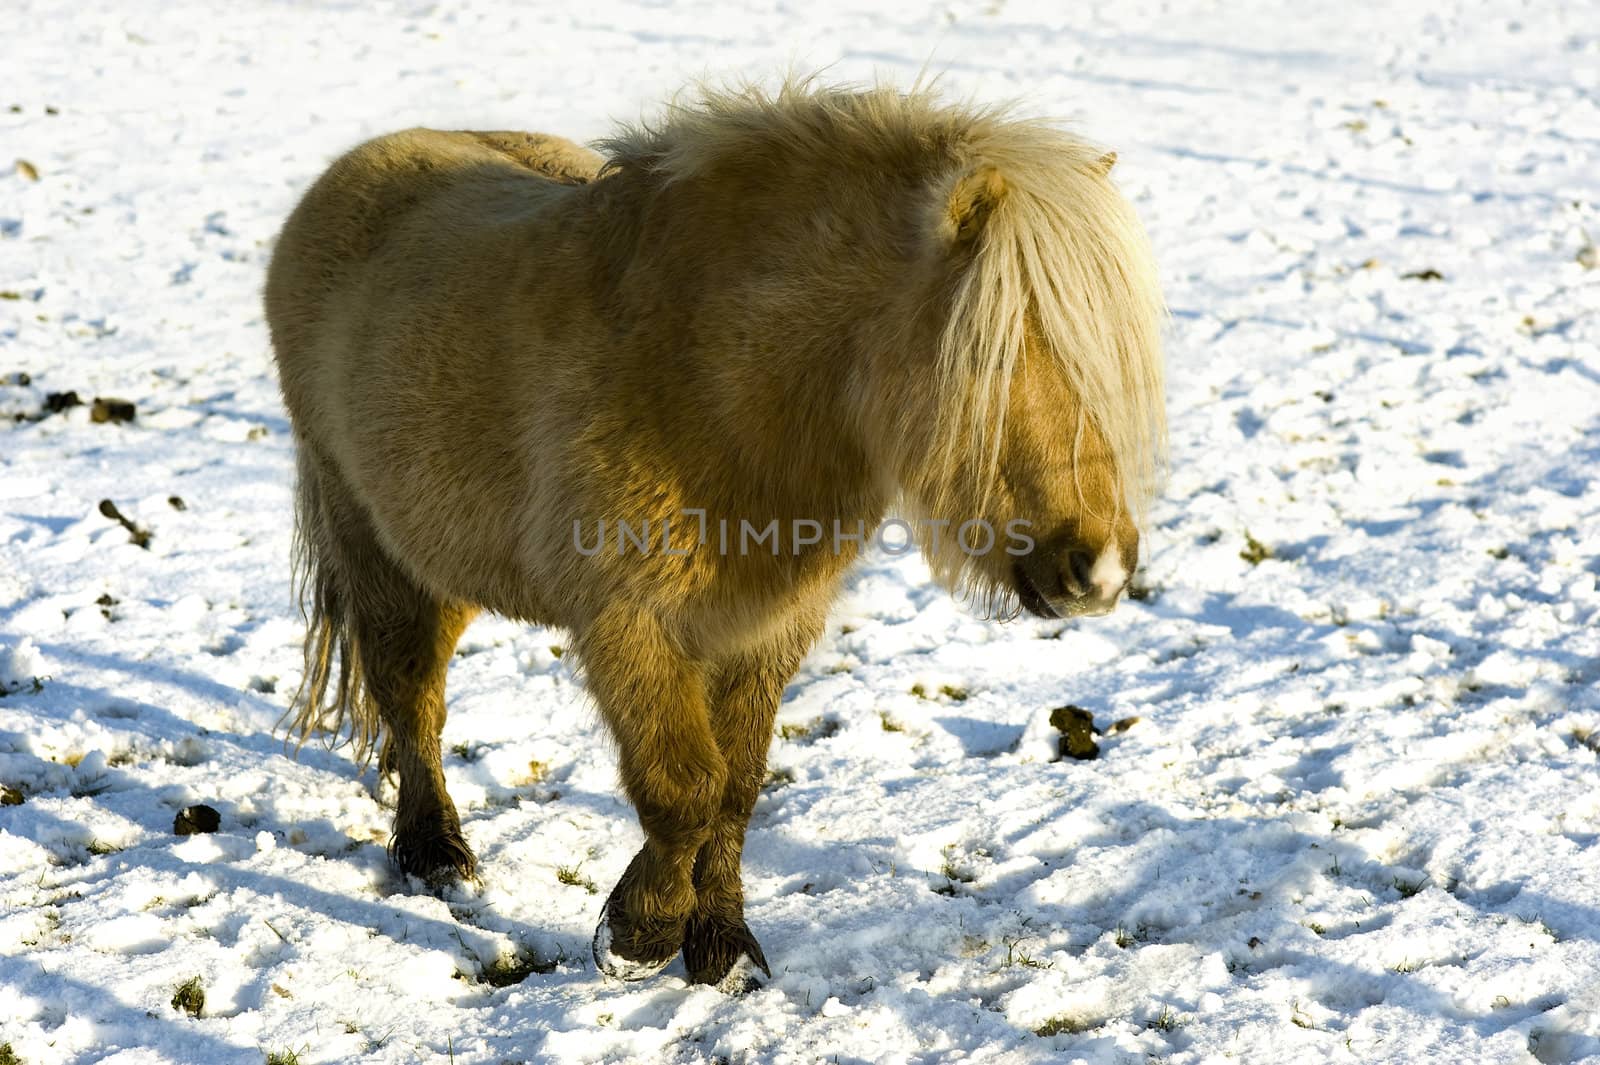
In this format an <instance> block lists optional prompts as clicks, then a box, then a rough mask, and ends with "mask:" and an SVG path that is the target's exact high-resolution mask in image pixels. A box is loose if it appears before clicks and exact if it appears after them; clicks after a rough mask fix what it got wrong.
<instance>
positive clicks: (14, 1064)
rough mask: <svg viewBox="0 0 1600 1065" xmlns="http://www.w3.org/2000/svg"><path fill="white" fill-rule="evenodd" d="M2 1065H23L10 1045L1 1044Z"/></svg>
mask: <svg viewBox="0 0 1600 1065" xmlns="http://www.w3.org/2000/svg"><path fill="white" fill-rule="evenodd" d="M0 1065H22V1059H21V1058H19V1057H17V1052H16V1051H15V1050H12V1049H11V1044H10V1043H0Z"/></svg>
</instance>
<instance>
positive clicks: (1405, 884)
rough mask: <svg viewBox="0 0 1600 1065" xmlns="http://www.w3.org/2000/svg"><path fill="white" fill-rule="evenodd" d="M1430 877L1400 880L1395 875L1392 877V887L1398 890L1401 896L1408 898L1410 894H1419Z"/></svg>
mask: <svg viewBox="0 0 1600 1065" xmlns="http://www.w3.org/2000/svg"><path fill="white" fill-rule="evenodd" d="M1430 879H1432V878H1431V877H1426V876H1425V877H1423V878H1422V879H1421V880H1402V879H1401V878H1400V877H1398V876H1397V877H1395V878H1394V880H1393V881H1392V883H1393V884H1394V889H1395V890H1396V891H1398V892H1400V897H1401V898H1403V899H1409V898H1411V897H1412V896H1414V895H1417V894H1419V893H1420V892H1421V891H1422V889H1423V888H1425V887H1427V886H1428V881H1429V880H1430Z"/></svg>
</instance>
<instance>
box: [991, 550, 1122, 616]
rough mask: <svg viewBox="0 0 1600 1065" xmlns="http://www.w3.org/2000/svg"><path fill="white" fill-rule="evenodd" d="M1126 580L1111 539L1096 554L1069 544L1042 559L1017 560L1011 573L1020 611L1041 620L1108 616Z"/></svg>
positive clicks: (1120, 558)
mask: <svg viewBox="0 0 1600 1065" xmlns="http://www.w3.org/2000/svg"><path fill="white" fill-rule="evenodd" d="M1051 555H1053V556H1054V558H1053V559H1052V558H1051ZM1128 578H1129V574H1128V572H1127V570H1126V569H1125V568H1124V567H1123V564H1122V554H1121V551H1120V550H1119V548H1118V546H1117V543H1116V542H1115V541H1114V540H1113V541H1111V542H1109V543H1107V544H1105V545H1104V546H1102V547H1101V548H1100V549H1099V550H1098V551H1092V550H1090V549H1088V548H1085V547H1083V546H1082V545H1073V546H1072V547H1069V548H1067V549H1066V550H1065V551H1060V552H1052V553H1048V554H1045V555H1044V556H1043V557H1041V556H1040V555H1039V554H1035V555H1031V556H1027V557H1024V558H1021V559H1018V560H1017V563H1016V566H1015V567H1014V572H1013V581H1014V583H1015V585H1016V589H1017V598H1018V599H1020V600H1021V602H1022V606H1023V609H1025V610H1027V611H1028V613H1030V614H1033V615H1034V616H1036V617H1042V618H1068V617H1084V616H1090V617H1097V616H1099V615H1101V614H1109V613H1111V611H1112V610H1113V609H1114V608H1115V607H1116V605H1117V600H1118V599H1120V598H1121V597H1122V591H1123V589H1124V588H1126V587H1127V586H1128Z"/></svg>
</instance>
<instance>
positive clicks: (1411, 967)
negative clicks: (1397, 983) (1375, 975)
mask: <svg viewBox="0 0 1600 1065" xmlns="http://www.w3.org/2000/svg"><path fill="white" fill-rule="evenodd" d="M1420 968H1422V963H1421V962H1418V961H1412V960H1411V959H1410V958H1401V959H1400V961H1399V963H1398V964H1396V965H1393V966H1391V967H1390V969H1389V971H1390V972H1392V973H1401V974H1402V975H1403V974H1405V973H1414V972H1416V971H1417V970H1418V969H1420Z"/></svg>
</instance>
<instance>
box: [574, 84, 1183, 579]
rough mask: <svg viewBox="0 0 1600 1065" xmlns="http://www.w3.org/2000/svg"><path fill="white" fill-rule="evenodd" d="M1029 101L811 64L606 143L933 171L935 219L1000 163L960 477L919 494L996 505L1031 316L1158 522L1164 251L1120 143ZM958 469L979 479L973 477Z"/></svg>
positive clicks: (958, 320)
mask: <svg viewBox="0 0 1600 1065" xmlns="http://www.w3.org/2000/svg"><path fill="white" fill-rule="evenodd" d="M1013 112H1014V108H1013V107H1011V106H1009V105H1001V106H981V105H973V104H951V103H946V102H943V101H941V100H940V99H939V97H938V96H937V94H936V93H935V92H934V90H933V87H932V86H930V85H921V84H919V85H917V86H914V87H913V88H912V89H911V90H910V91H909V92H901V91H898V90H896V89H894V88H893V87H890V86H884V85H879V86H875V87H872V88H868V89H861V90H857V89H846V88H817V87H816V86H815V85H814V84H813V81H812V79H810V78H799V79H790V80H788V81H786V82H784V83H783V84H782V85H781V86H780V87H779V88H778V89H777V90H776V91H774V92H768V91H765V90H763V89H761V88H759V87H757V86H753V85H749V84H744V85H740V86H736V87H734V88H731V89H718V88H713V87H708V86H699V87H697V88H696V89H695V90H694V92H693V96H692V97H691V98H689V99H688V100H687V101H686V100H685V98H683V97H679V98H676V99H675V100H674V101H673V102H672V103H670V104H669V105H668V106H667V108H666V111H665V113H664V114H663V116H662V118H661V119H660V120H658V121H656V122H654V123H640V124H637V125H632V126H625V127H623V128H622V129H621V131H620V132H618V134H617V135H615V136H614V137H612V138H610V139H608V140H605V141H602V142H600V143H599V144H598V145H597V147H598V148H600V150H601V151H602V152H603V153H605V154H606V155H607V156H608V157H609V158H608V162H607V164H606V167H607V168H608V169H625V168H630V167H639V168H644V169H647V170H649V171H652V172H654V173H657V174H659V175H662V177H663V178H664V180H666V181H668V182H672V181H677V180H681V179H683V178H686V177H689V176H691V175H694V174H696V173H698V172H700V171H702V170H703V169H705V168H707V167H710V166H713V165H716V164H718V163H720V162H726V161H728V160H738V159H741V158H750V157H751V153H752V151H753V150H755V149H762V150H767V151H778V152H782V153H784V154H785V155H787V156H788V157H790V158H795V159H826V160H828V161H829V162H830V164H834V165H837V166H838V167H839V168H840V170H841V173H849V172H852V168H854V172H858V173H869V172H872V171H873V170H874V169H875V170H876V171H877V172H884V171H885V170H887V169H891V168H892V169H895V170H898V171H903V172H909V173H912V174H915V173H918V172H920V173H921V174H922V175H923V176H924V177H925V179H926V181H927V184H928V186H929V191H930V196H929V200H928V205H929V208H930V211H929V216H928V217H929V221H928V229H929V233H930V236H931V234H932V233H934V232H935V231H936V230H937V229H938V225H939V222H938V216H939V215H940V213H941V212H943V211H944V210H945V209H946V207H947V204H948V200H949V196H950V193H951V190H952V188H953V187H954V185H955V183H956V182H957V181H959V180H960V179H961V178H962V177H963V176H964V175H967V174H970V173H972V172H973V171H974V169H975V168H978V167H984V166H988V167H993V168H994V169H995V170H996V171H997V172H998V173H999V175H1000V176H1001V178H1002V179H1003V183H1004V195H1003V196H1002V197H1000V199H999V200H998V202H997V203H996V204H995V205H994V208H993V210H992V212H991V213H990V214H989V216H988V218H987V220H986V221H985V222H984V225H983V228H982V231H981V233H980V234H979V236H978V241H977V245H976V248H975V251H974V253H973V254H972V255H971V259H970V263H968V264H967V265H966V266H965V268H964V270H963V272H962V273H961V275H960V276H959V278H958V279H957V282H956V286H955V290H954V293H953V296H951V297H948V298H949V304H948V311H947V314H948V317H947V318H946V324H945V326H944V329H943V332H942V334H941V336H940V337H939V340H938V368H939V391H940V412H941V413H940V421H941V425H940V432H939V434H938V441H939V443H938V445H937V446H936V448H935V454H932V455H928V456H926V461H927V462H929V463H930V464H931V467H932V468H931V469H930V471H929V472H930V475H931V476H930V478H929V479H930V481H932V482H934V483H939V484H942V485H943V486H944V487H943V489H942V490H941V491H939V492H938V493H937V495H938V496H940V497H941V498H934V499H928V498H924V499H922V500H920V501H918V503H917V504H914V506H917V507H918V508H919V509H921V508H925V509H931V510H944V509H946V508H948V507H950V506H957V507H967V508H975V507H981V505H982V502H983V499H984V497H985V496H986V493H987V490H988V486H989V485H992V484H993V481H994V477H995V474H996V464H997V462H998V459H999V450H1000V449H999V443H1000V439H1001V429H1002V427H1003V425H1004V421H1005V414H1006V407H1007V401H1008V399H1009V395H1010V385H1011V380H1012V376H1013V374H1014V372H1015V370H1016V368H1017V366H1018V364H1019V360H1020V358H1021V356H1022V353H1023V351H1024V350H1025V345H1026V342H1027V337H1028V334H1029V331H1030V329H1031V330H1032V332H1033V336H1034V338H1035V342H1036V343H1037V342H1040V341H1042V342H1043V344H1044V345H1045V347H1046V348H1047V349H1048V350H1049V351H1050V352H1051V353H1052V354H1053V355H1054V357H1055V358H1056V360H1057V362H1058V364H1059V366H1060V368H1061V370H1062V372H1063V374H1064V375H1065V376H1066V379H1067V380H1068V382H1069V383H1070V384H1071V386H1072V388H1073V389H1074V390H1075V391H1076V393H1077V395H1078V397H1079V401H1080V422H1079V424H1077V425H1071V426H1064V430H1065V431H1067V432H1071V433H1072V434H1073V439H1074V441H1075V444H1074V446H1075V448H1076V447H1078V446H1081V441H1082V440H1083V437H1084V429H1085V425H1084V423H1083V421H1082V419H1088V420H1090V421H1092V423H1093V425H1094V426H1095V427H1096V428H1097V429H1098V430H1099V431H1100V434H1101V436H1102V437H1103V439H1104V440H1105V443H1106V446H1107V448H1108V450H1109V452H1110V455H1111V457H1112V459H1113V460H1114V461H1115V463H1116V468H1117V471H1118V473H1119V475H1120V477H1121V480H1122V492H1121V493H1120V498H1118V499H1116V500H1115V502H1114V503H1113V504H1112V508H1113V509H1115V508H1117V507H1121V506H1127V507H1129V508H1130V511H1131V513H1132V516H1133V517H1134V519H1135V520H1136V521H1139V522H1140V523H1142V522H1143V519H1144V517H1145V514H1146V512H1147V509H1148V505H1149V502H1150V500H1151V499H1152V497H1153V496H1154V494H1155V492H1156V490H1157V488H1158V487H1159V483H1160V479H1161V475H1162V472H1163V470H1164V467H1165V461H1166V416H1165V398H1164V383H1163V370H1162V357H1161V346H1160V329H1161V322H1162V319H1163V317H1164V310H1163V306H1162V301H1161V294H1160V286H1159V283H1158V279H1157V276H1156V268H1155V262H1154V257H1153V256H1152V254H1151V251H1150V247H1149V243H1148V240H1147V239H1146V237H1145V233H1144V229H1143V227H1142V226H1141V225H1140V223H1139V220H1138V218H1137V216H1136V215H1135V214H1134V212H1133V210H1132V208H1131V207H1130V206H1129V205H1128V202H1127V201H1126V200H1125V199H1124V198H1123V197H1122V195H1121V194H1120V193H1118V192H1117V190H1116V188H1115V187H1114V186H1113V185H1112V184H1111V182H1110V181H1109V180H1108V179H1107V177H1106V170H1107V169H1108V167H1109V161H1108V160H1107V159H1106V157H1105V156H1104V153H1103V151H1102V150H1101V149H1098V148H1096V147H1094V146H1092V145H1090V144H1089V143H1088V142H1086V141H1084V140H1082V139H1080V138H1078V137H1076V136H1074V135H1073V134H1072V133H1070V132H1067V131H1066V130H1064V129H1061V128H1060V127H1059V126H1056V125H1054V124H1052V123H1050V122H1047V121H1043V120H1038V119H1026V118H1017V117H1014V114H1013ZM789 153H793V154H792V155H789ZM940 298H946V294H941V297H940ZM974 456H977V457H978V458H979V460H980V461H978V462H977V463H976V464H975V463H974ZM958 471H966V472H967V474H969V475H973V476H974V477H975V480H976V482H977V483H962V481H963V476H962V474H961V473H959V472H958ZM941 474H942V476H941ZM971 479H973V478H972V477H968V478H967V480H971ZM930 562H931V563H933V564H934V567H935V569H936V570H937V571H941V574H942V575H943V576H946V577H950V578H953V579H954V581H955V582H956V583H961V577H960V576H959V575H958V574H957V573H956V572H954V571H955V570H959V569H963V568H965V567H962V566H961V565H960V560H958V559H954V558H949V559H945V558H932V557H930ZM983 594H986V595H989V594H991V593H989V592H984V593H983Z"/></svg>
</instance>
